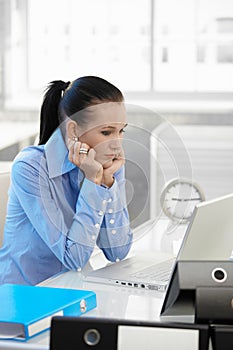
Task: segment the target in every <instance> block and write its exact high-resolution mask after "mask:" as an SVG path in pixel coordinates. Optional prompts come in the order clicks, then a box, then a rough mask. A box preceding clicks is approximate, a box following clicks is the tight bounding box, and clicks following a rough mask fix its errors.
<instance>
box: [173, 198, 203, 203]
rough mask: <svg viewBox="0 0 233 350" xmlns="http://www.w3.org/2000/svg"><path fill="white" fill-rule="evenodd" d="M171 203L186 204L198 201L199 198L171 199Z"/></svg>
mask: <svg viewBox="0 0 233 350" xmlns="http://www.w3.org/2000/svg"><path fill="white" fill-rule="evenodd" d="M172 200H173V201H178V202H188V201H198V200H200V198H183V199H182V198H172Z"/></svg>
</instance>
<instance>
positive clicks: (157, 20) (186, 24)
mask: <svg viewBox="0 0 233 350" xmlns="http://www.w3.org/2000/svg"><path fill="white" fill-rule="evenodd" d="M0 8H1V10H2V11H1V13H4V16H2V18H1V19H0V36H1V39H2V40H1V43H3V44H1V45H0V73H1V75H0V79H1V84H0V94H1V98H2V100H3V98H4V101H5V104H6V106H7V105H9V106H12V105H13V104H15V106H24V105H27V106H28V104H31V105H32V106H35V105H36V103H37V104H38V103H39V102H38V97H39V96H40V95H41V91H42V90H43V88H44V87H45V85H46V84H47V83H48V82H49V81H51V80H54V79H63V80H70V79H72V78H75V77H78V76H82V75H91V74H93V75H99V76H101V77H103V78H106V79H109V80H110V81H111V82H113V83H114V84H116V85H117V86H119V87H120V89H121V90H123V91H124V92H127V91H130V92H134V93H136V92H143V93H144V94H150V96H151V95H152V96H153V95H156V94H157V93H161V92H162V93H167V92H169V93H170V92H172V93H199V94H201V93H204V92H215V93H216V92H217V93H229V92H233V49H232V47H233V6H232V0H221V1H220V0H179V1H173V0H118V1H114V0H85V1H83V0H66V1H65V0H40V1H35V0H0ZM2 72H4V73H2ZM226 77H227V79H226Z"/></svg>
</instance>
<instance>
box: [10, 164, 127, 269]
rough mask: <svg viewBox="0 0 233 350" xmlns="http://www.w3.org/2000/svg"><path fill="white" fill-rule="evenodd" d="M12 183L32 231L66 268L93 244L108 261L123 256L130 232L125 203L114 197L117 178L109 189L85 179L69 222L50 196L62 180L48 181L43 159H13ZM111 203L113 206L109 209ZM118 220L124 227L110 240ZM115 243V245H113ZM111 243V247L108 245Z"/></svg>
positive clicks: (76, 264)
mask: <svg viewBox="0 0 233 350" xmlns="http://www.w3.org/2000/svg"><path fill="white" fill-rule="evenodd" d="M12 186H13V188H14V191H15V194H16V195H17V197H18V200H19V201H20V204H21V206H22V208H23V210H24V212H25V215H26V216H27V218H28V219H29V220H30V222H31V225H32V226H33V228H34V230H35V231H36V232H37V233H38V234H39V235H40V237H41V238H42V240H43V241H44V242H45V244H46V245H47V246H48V247H49V248H50V249H51V251H52V252H53V253H54V254H55V256H56V257H57V258H58V259H59V260H60V261H61V262H62V264H63V265H64V266H65V267H66V268H68V269H72V270H76V269H79V268H82V267H83V266H84V265H85V264H86V263H87V261H88V260H89V258H90V256H91V254H92V252H93V249H94V246H95V244H96V243H97V244H98V245H99V247H100V248H101V249H102V250H103V252H104V254H105V255H106V257H107V258H108V259H110V260H115V259H116V257H118V258H123V257H124V256H125V255H126V254H127V252H128V251H129V249H130V245H131V240H132V234H131V231H130V229H129V222H126V221H127V213H126V212H127V210H126V208H125V207H124V205H125V204H122V206H120V202H119V201H118V200H116V197H118V195H117V194H116V191H117V190H118V186H119V184H118V182H117V181H115V182H114V185H113V186H112V188H111V189H106V188H103V187H101V186H98V185H95V184H94V183H92V182H91V181H88V180H87V179H84V182H83V185H82V188H81V190H80V193H79V196H78V199H77V203H76V211H75V213H74V214H73V219H72V222H71V223H70V224H67V221H66V220H65V215H66V213H64V211H63V210H62V209H61V206H60V205H59V202H58V201H57V199H56V196H54V195H53V194H54V191H57V190H59V186H62V181H60V182H58V183H57V184H55V183H53V182H51V181H50V179H49V177H48V173H47V171H46V169H45V165H43V161H41V163H40V164H39V166H38V164H35V165H33V163H30V164H29V163H27V162H26V161H22V160H21V161H17V162H15V163H14V164H13V167H12ZM54 186H55V188H53V187H54ZM110 203H113V204H114V205H115V207H112V208H110ZM117 205H119V206H117ZM123 207H124V208H123ZM114 208H118V210H117V211H116V212H115V214H114V215H115V216H114V218H115V221H114V223H113V222H112V221H111V223H110V222H108V221H110V220H111V219H110V213H107V211H109V210H110V209H114ZM121 209H123V212H122V213H120V210H121ZM67 210H69V209H68V208H67ZM110 211H111V210H110ZM114 218H112V219H113V220H114ZM120 222H121V223H123V222H124V225H126V226H127V228H125V231H122V232H123V233H122V235H121V236H120V237H121V239H119V237H118V238H117V240H116V239H115V240H114V239H110V237H111V238H112V237H113V236H114V234H112V233H111V235H112V236H111V235H110V231H109V228H110V227H111V229H112V230H113V229H116V227H117V226H116V225H119V223H120ZM117 229H118V227H117ZM106 235H107V237H108V238H106ZM116 242H117V246H114V245H116V244H115V243H116ZM110 244H113V246H111V247H110Z"/></svg>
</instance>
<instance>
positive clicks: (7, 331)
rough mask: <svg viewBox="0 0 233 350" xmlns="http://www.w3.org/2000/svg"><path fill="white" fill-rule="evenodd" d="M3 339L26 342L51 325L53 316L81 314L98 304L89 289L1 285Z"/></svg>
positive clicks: (1, 327) (0, 314)
mask: <svg viewBox="0 0 233 350" xmlns="http://www.w3.org/2000/svg"><path fill="white" fill-rule="evenodd" d="M0 300H1V307H0V339H15V340H21V341H25V340H27V339H29V338H31V337H33V336H35V335H37V334H39V333H41V332H43V331H45V330H47V329H49V328H50V323H51V318H52V317H53V316H58V315H59V316H63V315H64V316H80V315H82V314H85V313H86V312H88V311H89V310H92V309H94V308H95V307H96V305H97V303H96V294H95V293H94V292H92V291H88V290H77V289H66V288H52V287H40V286H25V285H16V284H4V285H1V286H0Z"/></svg>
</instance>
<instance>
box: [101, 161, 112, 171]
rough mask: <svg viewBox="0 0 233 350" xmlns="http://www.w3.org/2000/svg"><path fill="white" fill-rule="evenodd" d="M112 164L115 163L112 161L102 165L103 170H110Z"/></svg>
mask: <svg viewBox="0 0 233 350" xmlns="http://www.w3.org/2000/svg"><path fill="white" fill-rule="evenodd" d="M112 163H113V161H112V159H111V160H107V161H105V162H104V163H102V165H103V168H104V169H107V168H109V167H110V166H111V165H112Z"/></svg>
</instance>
